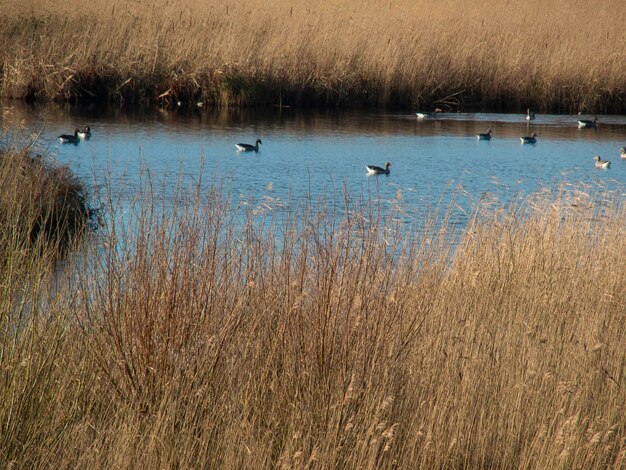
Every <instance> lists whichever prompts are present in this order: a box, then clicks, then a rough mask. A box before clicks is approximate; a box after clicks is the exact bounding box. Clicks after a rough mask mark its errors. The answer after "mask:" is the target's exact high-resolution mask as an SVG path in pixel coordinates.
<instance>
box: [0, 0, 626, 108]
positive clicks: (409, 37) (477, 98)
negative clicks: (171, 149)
mask: <svg viewBox="0 0 626 470" xmlns="http://www.w3.org/2000/svg"><path fill="white" fill-rule="evenodd" d="M0 12H1V13H0V64H2V77H1V79H2V81H1V94H2V95H3V96H5V97H19V98H23V97H28V98H38V99H39V98H47V99H60V100H80V99H83V100H85V99H108V100H131V101H135V102H141V103H144V102H145V101H146V100H148V101H151V102H153V103H154V102H161V103H167V104H173V103H176V102H177V101H179V100H182V101H183V102H185V103H191V104H194V105H195V103H196V102H198V101H202V102H204V103H205V104H214V105H219V106H228V105H242V104H281V103H282V104H287V105H302V104H311V103H314V104H328V105H341V104H369V105H378V106H386V105H399V106H401V107H403V108H405V109H410V108H411V107H417V106H420V107H425V108H428V107H430V106H434V105H435V104H438V105H449V106H450V107H451V108H455V107H456V106H457V105H459V104H461V105H467V106H472V107H483V108H485V107H487V108H492V109H494V108H495V109H518V110H519V109H525V107H527V106H533V107H535V108H536V109H538V110H539V109H541V110H544V111H546V110H554V111H579V110H585V111H588V112H591V111H593V112H600V111H606V112H624V111H625V110H626V104H625V103H626V96H625V91H624V90H626V68H625V67H624V64H625V63H626V48H624V44H626V29H625V28H624V27H623V21H622V17H621V14H622V13H623V1H622V0H603V1H600V0H598V1H594V0H592V1H589V0H554V1H550V2H542V1H537V0H532V1H527V0H526V1H521V0H511V1H508V2H502V1H499V0H484V1H480V2H466V1H461V0H417V1H413V0H389V1H379V0H349V1H343V2H336V3H333V2H325V1H319V0H314V1H304V0H291V1H287V2H285V1H263V0H243V1H239V2H221V1H216V0H209V1H207V2H201V1H198V0H180V1H176V2H169V1H165V0H158V1H156V2H145V1H140V0H136V1H115V2H109V1H105V0H91V1H88V2H85V1H79V0H68V1H65V2H54V3H45V2H42V1H35V2H32V1H29V2H26V1H23V0H17V1H14V0H0ZM159 96H160V98H157V97H159Z"/></svg>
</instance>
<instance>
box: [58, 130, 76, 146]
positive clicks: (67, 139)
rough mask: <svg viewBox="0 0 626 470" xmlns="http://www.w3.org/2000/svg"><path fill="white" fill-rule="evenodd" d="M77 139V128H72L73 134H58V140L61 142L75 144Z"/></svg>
mask: <svg viewBox="0 0 626 470" xmlns="http://www.w3.org/2000/svg"><path fill="white" fill-rule="evenodd" d="M78 141H79V138H78V129H74V135H72V134H61V135H60V136H59V142H61V143H62V144H77V143H78Z"/></svg>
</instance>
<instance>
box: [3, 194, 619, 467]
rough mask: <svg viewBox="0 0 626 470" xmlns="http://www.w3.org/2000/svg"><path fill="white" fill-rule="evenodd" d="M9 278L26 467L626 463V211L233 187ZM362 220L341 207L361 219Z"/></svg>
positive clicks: (9, 385)
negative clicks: (457, 207) (382, 203)
mask: <svg viewBox="0 0 626 470" xmlns="http://www.w3.org/2000/svg"><path fill="white" fill-rule="evenodd" d="M176 200H177V201H178V202H177V203H174V204H173V205H172V206H171V207H170V206H168V207H165V206H162V205H161V204H162V202H160V200H152V199H151V197H150V196H149V195H144V196H143V197H138V198H137V200H136V202H135V203H134V206H133V207H132V208H131V209H130V210H129V211H128V213H129V214H133V217H134V221H133V223H132V224H121V222H120V220H123V219H121V218H118V217H115V216H114V213H115V211H116V210H117V209H116V206H115V204H112V205H111V208H112V209H111V211H112V213H113V214H112V215H110V216H109V217H108V223H107V225H106V226H105V227H104V229H103V230H102V231H101V232H100V234H99V235H98V239H99V241H98V243H93V244H87V245H83V246H82V250H83V251H81V252H80V256H79V257H78V259H79V261H77V262H76V263H75V264H73V263H72V262H71V260H68V262H67V264H66V266H65V269H64V270H63V271H62V272H58V271H57V272H56V273H55V276H54V278H55V282H54V283H51V282H50V274H49V273H50V271H51V269H50V267H49V266H48V265H44V261H42V260H41V258H39V260H40V261H37V263H33V264H30V265H20V266H22V267H23V272H22V275H21V276H20V277H19V279H20V281H19V284H18V283H17V282H16V281H15V279H16V277H15V274H14V272H13V271H15V270H17V269H18V267H19V266H18V267H16V268H15V269H14V270H13V271H11V270H7V269H3V270H0V326H1V327H2V328H1V334H0V364H2V367H1V368H0V430H1V432H0V464H1V466H3V467H10V468H39V467H55V468H68V467H78V468H581V469H582V468H584V469H591V468H615V469H617V468H624V466H625V465H626V421H625V420H624V416H626V362H625V360H624V344H626V303H625V302H626V281H625V278H624V272H625V267H626V257H625V256H626V254H625V252H624V240H625V239H626V204H624V202H625V201H624V195H623V194H621V195H620V194H617V193H610V194H603V195H600V194H595V195H587V194H583V193H577V194H572V193H569V195H567V194H565V193H559V194H550V193H547V192H544V193H540V194H537V195H535V196H533V197H531V198H529V199H527V200H526V201H524V202H523V203H520V204H518V205H517V206H514V207H507V208H504V207H495V208H494V207H493V206H492V207H491V208H484V209H480V208H478V209H477V210H476V212H475V214H474V216H473V217H472V218H471V220H470V222H469V224H468V226H467V227H466V229H465V230H464V231H463V233H462V234H461V236H460V238H458V239H457V244H456V246H455V248H454V250H453V249H452V248H451V245H450V243H449V241H450V231H451V230H452V227H451V226H450V224H448V223H447V222H446V216H445V214H444V215H443V216H441V217H440V218H439V219H437V218H435V216H434V215H433V216H432V218H430V219H425V220H424V221H420V222H419V223H418V225H419V226H420V227H421V228H420V230H419V235H418V236H413V237H409V238H407V237H406V232H405V231H404V230H403V229H402V227H400V226H398V223H397V222H395V220H396V219H394V217H393V214H391V215H389V214H386V213H382V212H381V211H380V210H379V209H377V208H375V207H370V206H365V207H364V208H361V209H358V210H355V209H354V208H352V207H350V205H349V204H348V203H346V207H339V208H330V207H327V208H326V209H324V207H319V208H317V209H313V206H312V205H309V206H305V207H302V208H301V209H293V210H290V211H288V212H286V213H285V212H283V213H282V215H281V217H273V216H272V214H271V213H266V214H265V215H264V216H262V215H259V214H257V213H254V211H247V210H246V209H245V208H237V207H233V206H231V205H230V204H229V203H228V202H227V201H228V198H227V197H225V196H224V195H223V194H222V193H221V192H220V190H219V189H213V190H212V191H210V192H209V193H208V195H207V193H203V192H200V191H194V190H193V188H192V189H191V190H188V191H187V190H181V191H180V192H179V193H178V194H177V195H176ZM341 214H342V215H341Z"/></svg>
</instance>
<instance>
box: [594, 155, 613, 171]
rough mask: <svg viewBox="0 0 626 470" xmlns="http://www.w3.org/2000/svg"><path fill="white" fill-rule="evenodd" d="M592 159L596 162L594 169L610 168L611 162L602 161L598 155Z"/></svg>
mask: <svg viewBox="0 0 626 470" xmlns="http://www.w3.org/2000/svg"><path fill="white" fill-rule="evenodd" d="M593 159H594V160H595V161H596V168H610V167H611V162H610V161H608V160H602V159H601V158H600V155H596V156H595V157H593Z"/></svg>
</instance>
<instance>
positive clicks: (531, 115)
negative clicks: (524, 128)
mask: <svg viewBox="0 0 626 470" xmlns="http://www.w3.org/2000/svg"><path fill="white" fill-rule="evenodd" d="M533 119H535V113H534V112H533V111H531V110H530V108H528V109H527V110H526V120H527V121H532V120H533Z"/></svg>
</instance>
